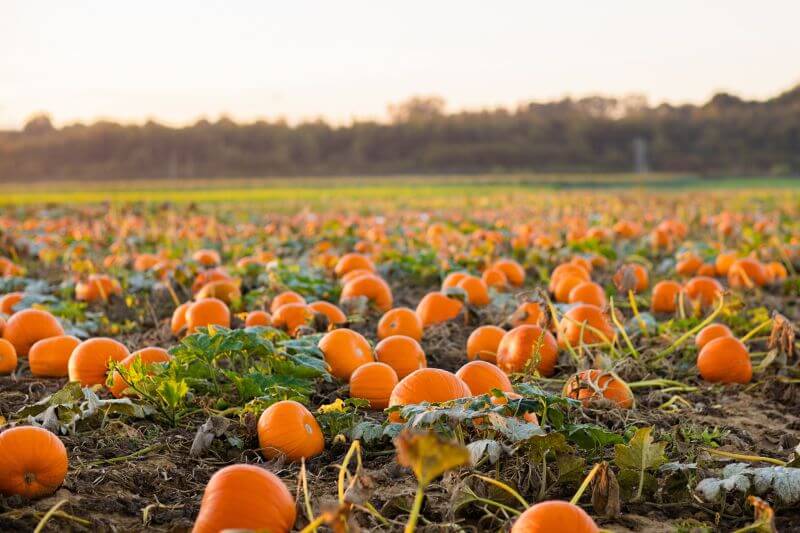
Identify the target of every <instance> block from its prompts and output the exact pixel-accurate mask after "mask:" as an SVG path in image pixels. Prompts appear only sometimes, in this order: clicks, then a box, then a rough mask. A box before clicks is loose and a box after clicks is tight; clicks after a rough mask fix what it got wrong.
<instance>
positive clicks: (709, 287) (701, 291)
mask: <svg viewBox="0 0 800 533" xmlns="http://www.w3.org/2000/svg"><path fill="white" fill-rule="evenodd" d="M683 290H684V291H686V296H687V297H688V298H689V299H690V300H692V301H693V302H698V304H699V305H700V307H703V308H707V307H711V306H712V305H714V303H715V302H716V301H717V300H719V298H720V297H721V296H722V291H723V288H722V284H721V283H720V282H719V281H717V280H715V279H714V278H710V277H707V276H696V277H694V278H692V279H690V280H689V281H688V282H686V286H685V287H684V288H683Z"/></svg>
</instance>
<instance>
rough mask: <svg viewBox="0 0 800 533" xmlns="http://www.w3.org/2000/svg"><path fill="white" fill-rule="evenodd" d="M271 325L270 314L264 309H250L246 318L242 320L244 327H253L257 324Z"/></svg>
mask: <svg viewBox="0 0 800 533" xmlns="http://www.w3.org/2000/svg"><path fill="white" fill-rule="evenodd" d="M271 325H272V315H270V314H269V313H267V312H266V311H260V310H259V311H250V312H249V313H247V318H245V320H244V327H246V328H254V327H257V326H265V327H268V326H271Z"/></svg>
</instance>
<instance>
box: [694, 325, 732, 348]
mask: <svg viewBox="0 0 800 533" xmlns="http://www.w3.org/2000/svg"><path fill="white" fill-rule="evenodd" d="M720 337H733V332H732V331H731V330H730V328H729V327H728V326H726V325H725V324H709V325H707V326H706V327H704V328H703V329H701V330H700V332H699V333H698V334H697V336H696V337H695V338H694V344H695V346H697V347H698V348H702V347H703V346H705V345H706V344H708V343H709V342H711V341H713V340H714V339H718V338H720Z"/></svg>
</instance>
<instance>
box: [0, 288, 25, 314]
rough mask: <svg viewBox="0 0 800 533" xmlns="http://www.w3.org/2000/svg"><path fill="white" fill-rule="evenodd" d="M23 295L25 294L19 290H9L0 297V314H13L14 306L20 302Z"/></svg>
mask: <svg viewBox="0 0 800 533" xmlns="http://www.w3.org/2000/svg"><path fill="white" fill-rule="evenodd" d="M24 297H25V294H24V293H21V292H9V293H8V294H6V295H4V296H2V297H0V314H4V315H13V314H14V306H15V305H17V304H18V303H19V302H21V301H22V299H23V298H24Z"/></svg>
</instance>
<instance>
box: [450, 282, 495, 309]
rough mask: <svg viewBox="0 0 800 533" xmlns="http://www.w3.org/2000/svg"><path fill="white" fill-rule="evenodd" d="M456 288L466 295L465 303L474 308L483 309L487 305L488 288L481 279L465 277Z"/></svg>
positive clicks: (488, 300)
mask: <svg viewBox="0 0 800 533" xmlns="http://www.w3.org/2000/svg"><path fill="white" fill-rule="evenodd" d="M457 286H458V288H459V289H461V290H463V291H464V292H465V293H466V294H467V303H468V304H470V305H474V306H476V307H483V306H484V305H488V304H489V302H490V299H489V287H487V286H486V283H484V282H483V280H481V278H476V277H475V276H465V277H464V279H462V280H461V281H459V282H458V285H457Z"/></svg>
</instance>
